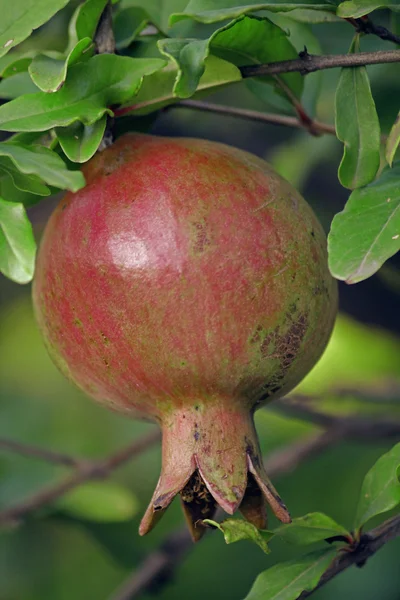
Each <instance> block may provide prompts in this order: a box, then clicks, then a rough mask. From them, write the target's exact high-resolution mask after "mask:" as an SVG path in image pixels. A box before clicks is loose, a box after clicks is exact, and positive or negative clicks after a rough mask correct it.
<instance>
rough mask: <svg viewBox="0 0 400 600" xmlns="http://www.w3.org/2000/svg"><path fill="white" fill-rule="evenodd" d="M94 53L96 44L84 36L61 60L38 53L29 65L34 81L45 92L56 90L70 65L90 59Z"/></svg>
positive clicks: (63, 79)
mask: <svg viewBox="0 0 400 600" xmlns="http://www.w3.org/2000/svg"><path fill="white" fill-rule="evenodd" d="M93 53H94V45H93V42H92V40H91V39H90V38H88V37H87V38H83V39H82V40H80V41H79V42H78V43H77V44H76V46H75V47H74V48H73V49H72V50H71V51H70V52H69V54H68V55H67V57H66V58H62V59H61V60H60V59H58V58H53V57H52V56H48V55H45V54H38V55H37V56H35V58H34V59H33V60H32V62H31V63H30V65H29V69H28V70H29V74H30V76H31V79H32V81H33V82H34V83H35V84H36V85H37V87H38V88H40V89H41V90H42V91H43V92H56V91H57V90H59V89H60V88H61V86H62V85H63V84H64V82H65V80H66V77H67V70H68V67H71V66H72V65H73V64H75V63H77V62H78V61H80V60H82V58H84V57H85V59H86V60H87V59H89V58H90V57H91V56H92V55H93Z"/></svg>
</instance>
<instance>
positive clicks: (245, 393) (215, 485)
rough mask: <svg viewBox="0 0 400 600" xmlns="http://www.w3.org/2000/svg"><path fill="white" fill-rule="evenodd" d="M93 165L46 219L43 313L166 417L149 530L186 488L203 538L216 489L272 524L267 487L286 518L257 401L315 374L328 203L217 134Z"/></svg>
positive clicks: (331, 305) (325, 297) (108, 156)
mask: <svg viewBox="0 0 400 600" xmlns="http://www.w3.org/2000/svg"><path fill="white" fill-rule="evenodd" d="M83 171H84V174H85V177H86V181H87V185H86V187H85V188H84V189H82V190H80V191H78V192H77V193H75V194H73V193H67V194H66V195H65V197H64V198H63V199H62V200H61V202H60V204H59V205H58V207H57V208H56V210H55V212H54V213H53V215H52V216H51V218H50V220H49V223H48V225H47V227H46V230H45V234H44V236H43V239H42V242H41V246H40V250H39V253H38V259H37V269H36V275H35V280H34V285H33V299H34V306H35V313H36V316H37V320H38V323H39V326H40V328H41V331H42V333H43V336H44V339H45V342H46V346H47V348H48V350H49V352H50V354H51V356H52V358H53V359H54V361H55V363H56V364H57V365H58V367H59V368H60V369H61V371H62V372H63V373H64V374H65V375H66V376H68V377H69V378H71V379H72V380H73V381H74V382H75V383H76V384H77V385H78V386H79V387H80V388H81V389H83V390H84V391H85V392H86V393H87V394H88V395H89V396H92V397H93V398H95V399H96V400H97V401H99V402H102V403H104V404H106V405H108V406H109V407H110V408H112V409H115V410H119V411H123V412H125V413H127V414H129V415H131V416H133V417H141V418H149V419H152V420H155V421H157V422H158V423H159V424H160V426H161V427H162V429H163V472H162V474H161V478H160V481H159V484H158V487H157V489H156V492H155V494H154V496H153V500H152V502H151V503H150V506H149V509H148V511H147V513H146V515H145V518H144V521H143V523H142V526H141V533H145V532H146V531H148V530H149V529H150V528H151V527H152V526H153V525H154V524H155V522H156V521H157V519H158V518H159V516H160V515H161V514H162V513H163V512H164V510H165V509H166V507H167V506H168V504H169V503H170V502H171V500H172V498H173V497H174V496H175V495H176V494H177V493H178V492H181V499H182V503H183V506H184V509H185V514H186V516H187V518H188V522H189V525H190V527H191V531H192V534H193V536H194V538H196V539H197V538H198V537H200V535H201V528H200V527H199V526H198V525H197V522H198V521H199V519H200V517H202V518H204V517H205V516H210V515H211V514H212V512H213V511H214V509H215V503H218V504H220V505H221V506H222V507H223V508H224V509H225V510H227V512H233V511H234V510H236V509H237V508H238V507H239V508H241V510H242V512H243V513H244V514H245V516H246V517H247V518H249V519H250V520H252V521H253V522H254V523H256V524H257V526H264V524H265V521H264V519H263V517H262V513H263V502H264V499H265V498H266V499H267V501H268V502H269V503H270V505H271V506H272V508H273V510H274V512H275V513H276V514H277V515H278V516H279V518H281V519H282V520H283V521H288V520H289V519H290V517H289V516H288V513H287V511H286V509H285V507H284V505H283V508H282V504H281V501H280V499H279V496H278V495H277V494H276V491H275V490H274V489H273V487H272V484H270V482H269V480H268V479H267V477H266V475H265V473H264V472H263V469H262V465H261V464H260V460H259V448H258V442H257V437H256V434H255V431H254V425H253V420H252V413H253V412H254V410H255V409H256V408H257V407H258V406H260V405H261V404H263V403H264V402H267V401H270V400H271V399H273V398H276V397H278V396H281V395H284V394H286V393H287V392H288V391H289V390H290V389H292V388H293V387H294V386H295V385H296V384H297V383H298V382H299V381H300V380H301V379H302V378H303V377H304V375H305V374H306V373H307V372H308V371H309V370H310V369H311V367H312V366H313V365H314V364H315V362H316V361H317V359H318V358H319V356H320V355H321V353H322V351H323V350H324V348H325V346H326V343H327V341H328V339H329V336H330V333H331V330H332V327H333V323H334V319H335V315H336V310H337V288H336V282H335V281H334V280H333V279H332V277H331V276H330V274H329V271H328V267H327V256H326V240H325V235H324V233H323V231H322V228H321V226H320V224H319V222H318V221H317V219H316V217H315V215H314V214H313V212H312V210H311V209H310V207H309V206H308V205H307V203H306V202H305V201H304V200H303V198H302V197H301V196H300V195H299V194H298V192H297V191H296V190H295V189H294V188H293V187H292V186H291V185H290V184H289V183H287V182H286V181H285V180H283V179H282V178H281V177H279V176H278V175H277V174H276V173H275V172H274V171H273V170H272V168H271V167H270V166H269V165H268V164H267V163H265V162H264V161H263V160H261V159H259V158H257V157H254V156H252V155H250V154H248V153H246V152H243V151H240V150H237V149H234V148H230V147H227V146H225V145H222V144H217V143H213V142H209V141H204V140H194V139H169V138H160V137H153V136H147V135H142V134H128V135H125V136H123V137H122V138H120V139H118V140H117V142H116V143H115V144H114V145H113V146H111V147H110V148H108V149H107V150H105V151H104V152H102V153H99V154H98V155H97V156H95V157H94V158H93V159H92V160H91V161H90V162H89V163H88V164H87V165H85V166H84V168H83ZM177 440H178V443H177ZM196 477H197V480H196ZM195 480H196V481H195ZM263 482H264V483H263ZM263 485H264V487H265V486H267V488H268V489H267V491H266V490H265V489H262V486H263ZM188 486H189V489H188ZM249 486H250V487H251V488H252V489H253V491H254V487H255V488H257V490H259V491H260V490H261V491H260V493H258V492H257V493H255V494H254V493H253V497H256V498H257V500H256V501H254V502H253V501H251V502H250V500H249V498H250V496H249ZM200 488H201V490H200V492H201V494H202V498H201V499H200V500H201V502H200V500H199V498H200V496H199V494H200V492H198V489H200ZM195 489H197V492H196V491H195V492H193V490H195ZM268 490H269V491H268ZM192 492H193V493H194V495H195V496H196V494H197V496H196V498H197V500H198V502H197V503H196V502H195V501H194V500H193V494H192V495H191V493H192ZM268 494H269V496H270V497H268ZM199 503H200V504H201V506H202V511H203V512H201V515H200V516H199V514H198V513H197V512H196V511H197V509H198V506H197V505H198V504H199ZM195 504H196V507H197V508H196V507H195V506H194V505H195ZM280 507H281V508H280ZM285 511H286V512H285Z"/></svg>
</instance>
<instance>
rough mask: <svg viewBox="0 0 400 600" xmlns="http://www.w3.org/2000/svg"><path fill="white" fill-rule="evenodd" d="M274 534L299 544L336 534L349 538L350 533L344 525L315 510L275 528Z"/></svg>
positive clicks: (317, 540)
mask: <svg viewBox="0 0 400 600" xmlns="http://www.w3.org/2000/svg"><path fill="white" fill-rule="evenodd" d="M274 534H275V535H277V536H279V537H282V538H283V539H284V540H286V541H287V542H289V543H290V544H301V545H302V544H313V543H314V542H320V541H322V540H325V539H326V538H330V537H334V536H338V535H339V536H343V537H346V538H350V533H349V532H348V531H347V530H346V529H345V528H344V527H342V526H341V525H339V524H338V523H336V521H334V520H333V519H331V518H330V517H328V516H327V515H324V514H323V513H317V512H316V513H310V514H308V515H305V516H304V517H299V518H298V519H293V521H292V522H291V523H289V525H282V526H281V527H278V528H277V529H275V530H274Z"/></svg>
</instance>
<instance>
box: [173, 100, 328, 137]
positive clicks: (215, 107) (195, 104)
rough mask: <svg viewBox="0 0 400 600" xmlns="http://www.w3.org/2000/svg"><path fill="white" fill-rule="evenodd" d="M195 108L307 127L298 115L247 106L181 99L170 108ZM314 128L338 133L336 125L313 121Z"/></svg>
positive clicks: (252, 119) (259, 120)
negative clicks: (247, 107)
mask: <svg viewBox="0 0 400 600" xmlns="http://www.w3.org/2000/svg"><path fill="white" fill-rule="evenodd" d="M179 107H182V108H193V109H195V110H202V111H204V112H213V113H217V114H221V115H228V116H231V117H239V118H242V119H249V120H250V121H258V122H260V123H266V124H269V125H283V126H285V127H295V128H297V129H307V130H308V127H307V126H306V125H305V123H302V122H301V121H300V120H299V119H298V118H297V117H289V116H287V115H276V114H274V113H264V112H259V111H256V110H248V109H246V108H236V107H233V106H223V105H221V104H213V103H212V102H201V101H199V100H181V101H180V102H179V103H178V104H173V105H171V106H170V107H169V108H179ZM313 128H314V129H315V130H317V131H318V133H320V134H322V133H329V134H331V135H336V131H335V127H334V125H329V124H328V123H321V122H320V121H313Z"/></svg>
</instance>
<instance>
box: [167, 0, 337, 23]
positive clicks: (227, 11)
mask: <svg viewBox="0 0 400 600" xmlns="http://www.w3.org/2000/svg"><path fill="white" fill-rule="evenodd" d="M299 9H307V10H316V11H319V10H323V11H328V12H332V13H334V12H335V9H336V7H335V6H333V5H332V4H330V3H329V2H321V3H320V4H315V3H313V0H309V2H307V1H306V2H302V3H297V4H296V3H292V2H289V3H285V2H262V3H254V2H246V0H244V1H243V2H240V1H238V0H190V2H189V4H188V5H187V7H186V8H185V10H184V12H181V13H175V14H173V15H171V17H170V23H171V25H173V24H174V23H176V22H177V21H181V20H182V19H188V18H190V19H194V20H195V21H199V22H200V23H216V22H217V21H224V20H225V19H234V18H236V17H240V16H241V15H244V14H247V13H249V12H256V11H259V10H269V11H271V12H289V11H292V10H299Z"/></svg>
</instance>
